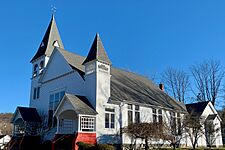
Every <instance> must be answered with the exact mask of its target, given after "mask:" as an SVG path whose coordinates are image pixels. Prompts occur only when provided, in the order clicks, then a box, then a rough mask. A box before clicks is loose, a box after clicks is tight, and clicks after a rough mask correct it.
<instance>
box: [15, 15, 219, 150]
mask: <svg viewBox="0 0 225 150" xmlns="http://www.w3.org/2000/svg"><path fill="white" fill-rule="evenodd" d="M31 63H32V65H33V68H32V78H31V92H30V106H29V107H18V108H17V109H16V111H15V113H14V116H13V119H12V122H13V124H14V136H24V135H25V136H26V135H29V136H34V135H38V134H40V132H39V130H40V128H38V127H40V126H41V127H43V126H47V128H45V132H44V135H43V140H45V141H46V140H51V141H52V143H53V146H54V147H61V148H62V147H63V144H62V143H63V142H62V141H63V139H65V140H67V142H68V139H70V142H69V143H72V142H73V144H72V145H71V146H70V147H69V148H70V149H71V148H76V149H77V147H76V143H77V142H79V141H83V142H88V143H96V142H98V143H111V144H121V143H122V144H130V143H131V141H132V139H130V138H129V137H128V136H126V135H124V134H121V133H120V131H121V130H120V129H121V128H122V127H125V126H127V125H128V124H129V123H133V122H162V121H165V122H171V118H172V120H173V121H177V120H178V119H180V118H181V117H182V116H183V115H184V114H186V113H187V110H186V107H185V105H184V104H183V103H180V102H178V101H176V100H174V99H173V98H171V97H170V96H168V95H167V94H166V93H165V92H164V91H163V85H162V84H161V85H160V88H159V87H157V86H155V85H154V84H153V83H152V81H150V80H149V79H148V78H146V77H143V76H141V75H137V74H134V73H131V72H128V71H125V70H122V69H118V68H115V67H113V66H112V63H111V61H110V59H109V57H108V55H107V53H106V51H105V49H104V47H103V44H102V41H101V39H100V37H99V35H98V34H97V35H96V36H95V39H94V41H93V43H92V46H91V48H90V50H89V53H88V55H87V57H83V56H80V55H78V54H75V53H71V52H69V51H67V50H65V49H64V46H63V43H62V40H61V38H60V35H59V32H58V29H57V26H56V22H55V19H54V16H53V17H52V19H51V22H50V24H49V26H48V28H47V31H46V33H45V35H44V38H43V40H42V42H41V44H40V46H39V48H38V51H37V52H36V54H35V55H34V57H33V58H32V60H31ZM210 107H212V106H210ZM212 109H213V110H214V111H215V109H214V108H212ZM207 112H208V111H207ZM207 112H204V114H205V113H207ZM215 114H216V111H215ZM217 118H218V117H217ZM218 119H219V118H218ZM37 128H38V130H37ZM60 142H61V144H60ZM184 144H185V143H184ZM218 144H219V143H218ZM64 146H65V145H64ZM67 146H68V144H67ZM69 148H68V147H67V149H69ZM62 149H63V148H62ZM64 149H66V148H65V147H64Z"/></svg>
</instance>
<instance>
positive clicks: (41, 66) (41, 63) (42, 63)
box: [39, 61, 44, 74]
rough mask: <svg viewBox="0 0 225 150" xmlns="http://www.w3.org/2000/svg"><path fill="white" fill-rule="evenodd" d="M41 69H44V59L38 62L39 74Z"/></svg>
mask: <svg viewBox="0 0 225 150" xmlns="http://www.w3.org/2000/svg"><path fill="white" fill-rule="evenodd" d="M43 69H44V61H41V62H40V64H39V70H40V71H39V72H40V74H41V73H42V72H43Z"/></svg>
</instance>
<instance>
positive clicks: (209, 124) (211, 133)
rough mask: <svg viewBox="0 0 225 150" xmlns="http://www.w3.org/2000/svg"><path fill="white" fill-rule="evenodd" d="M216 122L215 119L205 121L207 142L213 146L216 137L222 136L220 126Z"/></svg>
mask: <svg viewBox="0 0 225 150" xmlns="http://www.w3.org/2000/svg"><path fill="white" fill-rule="evenodd" d="M217 125H218V124H214V123H213V121H212V120H211V121H208V120H206V121H205V137H206V143H207V145H208V146H209V147H210V148H211V147H212V146H213V144H215V141H216V139H217V138H218V137H219V136H220V127H218V126H217Z"/></svg>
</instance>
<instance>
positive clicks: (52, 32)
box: [30, 16, 64, 62]
mask: <svg viewBox="0 0 225 150" xmlns="http://www.w3.org/2000/svg"><path fill="white" fill-rule="evenodd" d="M55 41H58V43H59V46H60V47H61V48H64V46H63V43H62V40H61V38H60V35H59V31H58V28H57V25H56V22H55V18H54V16H52V18H51V21H50V23H49V25H48V28H47V30H46V32H45V35H44V38H43V40H42V42H41V44H40V46H39V48H38V51H37V52H36V54H35V55H34V57H33V58H32V59H31V61H30V62H32V61H33V60H35V59H37V58H39V57H41V56H43V55H46V56H50V55H51V53H52V51H53V49H54V46H53V43H54V42H55Z"/></svg>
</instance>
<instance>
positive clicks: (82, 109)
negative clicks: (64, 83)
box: [55, 93, 97, 115]
mask: <svg viewBox="0 0 225 150" xmlns="http://www.w3.org/2000/svg"><path fill="white" fill-rule="evenodd" d="M65 100H68V101H69V102H70V103H71V104H72V106H73V108H74V111H75V112H76V113H77V114H86V115H96V114H97V112H96V111H95V110H94V108H93V107H92V106H91V104H90V103H89V101H88V99H87V98H86V97H85V96H79V95H72V94H68V93H65V96H64V97H63V99H62V101H61V102H60V104H59V106H58V108H59V107H60V105H62V104H63V101H65ZM58 108H57V110H56V112H55V113H57V111H58Z"/></svg>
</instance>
